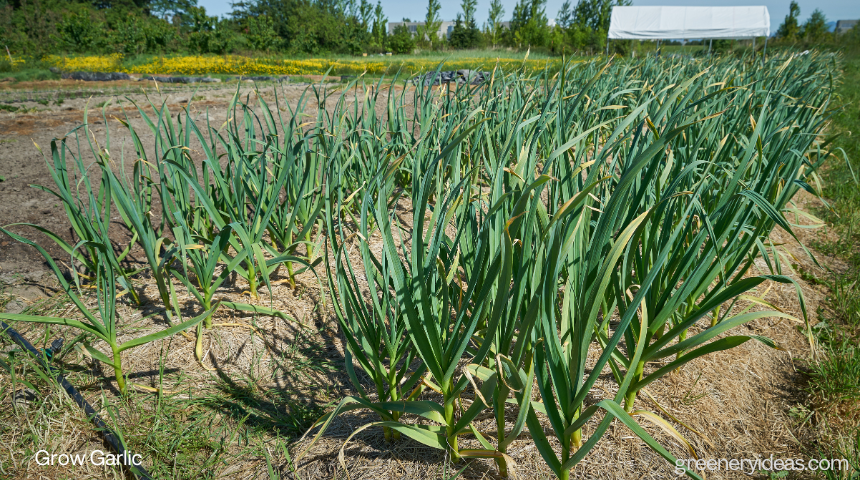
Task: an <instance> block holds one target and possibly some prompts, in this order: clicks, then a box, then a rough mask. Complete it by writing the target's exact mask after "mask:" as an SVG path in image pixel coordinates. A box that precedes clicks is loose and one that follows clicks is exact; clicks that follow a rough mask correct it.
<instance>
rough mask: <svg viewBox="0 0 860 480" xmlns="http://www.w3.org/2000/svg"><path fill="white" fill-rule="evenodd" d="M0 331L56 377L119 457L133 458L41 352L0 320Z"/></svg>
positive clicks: (145, 477) (140, 472)
mask: <svg viewBox="0 0 860 480" xmlns="http://www.w3.org/2000/svg"><path fill="white" fill-rule="evenodd" d="M0 330H2V331H4V332H6V334H7V335H9V337H10V338H11V339H12V341H14V342H15V343H17V344H18V345H20V346H21V348H23V349H24V350H27V351H28V352H29V353H30V355H32V356H33V357H35V358H36V361H38V362H39V364H40V365H41V366H42V367H43V368H44V369H45V371H47V372H48V373H49V374H51V375H56V379H57V383H59V384H60V386H62V387H63V389H64V390H65V391H66V393H68V394H69V396H71V397H72V399H73V400H74V401H75V403H77V404H78V406H79V407H81V408H82V409H83V410H84V412H85V413H86V414H87V416H88V417H90V418H91V419H92V421H93V423H94V424H95V426H96V428H97V429H98V430H99V431H101V432H102V435H103V436H104V438H105V440H107V442H108V443H109V444H111V446H112V447H113V448H114V450H116V452H117V453H118V454H119V455H120V456H122V457H124V458H133V457H132V453H131V452H129V451H128V450H126V448H125V446H124V445H123V444H122V442H121V441H120V439H119V436H117V434H116V433H114V431H113V430H111V428H110V427H108V426H107V425H106V424H105V422H104V421H102V419H101V417H99V414H98V413H96V411H95V409H93V407H92V405H90V404H89V402H87V400H86V399H85V398H84V397H83V396H82V395H81V393H80V392H78V390H77V389H76V388H75V387H74V386H73V385H72V384H71V383H69V381H68V380H66V377H64V376H63V375H62V374H61V373H58V372H57V371H56V369H55V368H54V367H52V366H51V365H49V364H48V362H47V361H46V359H45V355H44V354H42V352H40V351H38V350H36V349H35V348H34V347H33V345H31V344H30V342H28V341H27V339H26V338H24V337H22V336H21V334H20V333H18V332H16V331H15V330H14V329H13V328H12V327H10V326H9V325H7V324H6V323H5V322H3V321H2V320H0ZM57 343H59V344H60V345H62V340H60V341H59V342H58V341H56V340H55V341H54V344H57ZM52 348H53V344H52ZM127 466H128V469H129V470H130V471H131V472H132V474H134V475H136V476H137V478H139V479H141V480H153V479H152V477H151V476H150V475H149V473H148V472H147V471H146V469H145V468H143V466H142V465H127Z"/></svg>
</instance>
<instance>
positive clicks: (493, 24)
mask: <svg viewBox="0 0 860 480" xmlns="http://www.w3.org/2000/svg"><path fill="white" fill-rule="evenodd" d="M504 14H505V7H504V6H502V0H491V1H490V16H489V20H488V25H489V33H490V39H491V40H492V41H493V48H496V43H498V41H499V37H500V35H501V33H502V25H501V23H502V16H503V15H504Z"/></svg>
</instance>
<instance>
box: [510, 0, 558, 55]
mask: <svg viewBox="0 0 860 480" xmlns="http://www.w3.org/2000/svg"><path fill="white" fill-rule="evenodd" d="M511 32H512V33H513V35H514V41H515V42H516V43H517V46H518V47H523V46H537V47H543V46H546V45H547V44H548V43H549V34H550V31H549V28H548V27H547V24H546V0H520V1H519V2H518V3H517V4H516V6H514V14H513V17H512V18H511Z"/></svg>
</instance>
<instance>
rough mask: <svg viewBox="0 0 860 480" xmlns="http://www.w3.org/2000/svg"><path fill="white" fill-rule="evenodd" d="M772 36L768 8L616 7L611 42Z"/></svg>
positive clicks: (610, 31) (611, 29)
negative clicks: (614, 40) (615, 40)
mask: <svg viewBox="0 0 860 480" xmlns="http://www.w3.org/2000/svg"><path fill="white" fill-rule="evenodd" d="M768 35H770V14H769V13H768V11H767V7H764V6H754V7H613V8H612V17H611V20H610V22H609V38H619V39H638V40H661V39H684V38H754V37H766V36H768Z"/></svg>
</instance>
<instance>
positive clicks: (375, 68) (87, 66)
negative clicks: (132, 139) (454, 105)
mask: <svg viewBox="0 0 860 480" xmlns="http://www.w3.org/2000/svg"><path fill="white" fill-rule="evenodd" d="M45 61H46V62H47V63H49V64H51V65H53V66H56V67H58V68H61V69H62V70H64V71H86V72H126V73H141V74H150V75H153V74H168V73H171V74H180V75H205V74H227V75H322V74H325V73H326V72H330V73H331V74H335V75H342V74H352V75H359V74H362V73H365V72H366V73H369V74H373V75H382V74H394V73H396V72H397V71H398V70H399V69H402V71H403V72H404V73H406V74H409V75H412V74H414V73H417V72H420V71H428V70H433V69H435V68H436V67H437V66H438V65H439V63H440V62H439V61H438V60H434V59H411V60H402V59H400V58H392V59H385V60H325V59H310V60H289V59H287V60H280V59H272V58H253V57H243V56H237V55H225V56H204V55H193V56H191V55H189V56H177V57H159V58H153V59H152V60H151V61H150V62H148V63H145V64H142V65H134V66H125V65H123V56H122V55H120V54H113V55H97V56H80V57H61V56H58V55H50V56H48V57H46V58H45ZM497 64H498V65H499V66H500V67H501V68H502V69H503V70H506V71H508V70H513V69H516V68H519V67H521V66H523V65H524V66H525V67H526V69H527V70H530V71H537V70H542V69H543V68H544V67H546V66H547V65H549V67H550V68H554V67H557V66H558V65H560V64H561V61H560V60H525V61H523V60H516V59H496V60H494V59H488V58H458V59H456V60H453V61H449V62H446V63H445V66H444V68H445V69H446V70H459V69H470V70H492V69H493V67H494V66H495V65H497Z"/></svg>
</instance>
